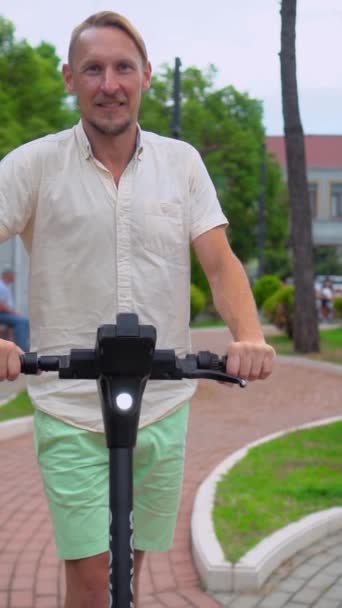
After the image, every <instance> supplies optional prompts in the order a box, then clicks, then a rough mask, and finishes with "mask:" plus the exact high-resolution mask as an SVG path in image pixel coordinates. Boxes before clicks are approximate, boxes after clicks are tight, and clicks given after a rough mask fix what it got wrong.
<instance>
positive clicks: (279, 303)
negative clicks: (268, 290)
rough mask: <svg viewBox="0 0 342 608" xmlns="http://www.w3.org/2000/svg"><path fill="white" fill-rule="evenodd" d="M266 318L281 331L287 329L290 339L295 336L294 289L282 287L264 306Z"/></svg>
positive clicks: (287, 286)
mask: <svg viewBox="0 0 342 608" xmlns="http://www.w3.org/2000/svg"><path fill="white" fill-rule="evenodd" d="M262 309H263V312H264V314H265V316H266V318H267V319H268V320H269V321H270V322H271V323H273V324H274V325H275V326H276V327H279V329H285V331H286V334H287V335H288V337H289V338H292V335H293V314H294V287H293V286H292V285H286V286H284V287H280V289H278V291H276V292H275V293H274V294H273V295H271V296H270V297H269V298H267V300H265V302H264V304H263V307H262Z"/></svg>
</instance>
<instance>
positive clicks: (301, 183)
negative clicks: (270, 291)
mask: <svg viewBox="0 0 342 608" xmlns="http://www.w3.org/2000/svg"><path fill="white" fill-rule="evenodd" d="M280 14H281V51H280V68H281V89H282V104H283V117H284V132H285V146H286V157H287V182H288V189H289V197H290V223H291V245H292V251H293V271H294V286H295V303H294V323H293V338H294V348H295V350H296V351H297V352H301V353H307V352H318V351H319V333H318V322H317V313H316V302H315V291H314V270H313V243H312V216H311V207H310V199H309V192H308V183H307V177H306V162H305V148H304V134H303V127H302V123H301V119H300V113H299V104H298V89H297V76H296V47H295V39H296V0H281V10H280Z"/></svg>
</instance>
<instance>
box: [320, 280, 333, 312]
mask: <svg viewBox="0 0 342 608" xmlns="http://www.w3.org/2000/svg"><path fill="white" fill-rule="evenodd" d="M320 297H321V308H320V320H321V321H332V320H333V317H334V306H333V298H334V291H333V284H332V282H331V280H330V279H329V278H326V279H325V280H324V282H323V285H322V289H321V294H320Z"/></svg>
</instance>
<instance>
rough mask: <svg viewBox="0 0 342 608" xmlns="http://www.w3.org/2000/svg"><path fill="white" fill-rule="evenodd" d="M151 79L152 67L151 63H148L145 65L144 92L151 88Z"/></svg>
mask: <svg viewBox="0 0 342 608" xmlns="http://www.w3.org/2000/svg"><path fill="white" fill-rule="evenodd" d="M151 78H152V66H151V64H150V62H149V61H148V62H147V63H146V64H145V65H144V79H143V86H142V90H143V91H147V89H149V88H150V85H151Z"/></svg>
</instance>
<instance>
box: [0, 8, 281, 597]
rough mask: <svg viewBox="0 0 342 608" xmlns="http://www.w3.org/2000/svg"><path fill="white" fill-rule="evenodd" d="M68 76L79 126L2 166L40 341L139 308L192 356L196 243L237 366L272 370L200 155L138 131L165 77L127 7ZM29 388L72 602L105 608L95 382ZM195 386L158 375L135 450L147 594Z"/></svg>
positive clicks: (5, 212)
mask: <svg viewBox="0 0 342 608" xmlns="http://www.w3.org/2000/svg"><path fill="white" fill-rule="evenodd" d="M63 76H64V81H65V85H66V88H67V90H68V91H69V92H70V93H74V94H76V95H77V97H78V101H79V107H80V113H81V121H80V123H79V124H78V125H77V126H76V127H74V128H73V129H71V130H68V131H65V132H62V133H60V134H57V135H52V136H48V137H45V138H43V139H41V140H38V141H35V142H31V143H29V144H26V145H25V146H22V147H21V148H19V149H17V150H16V151H14V152H13V153H12V154H10V155H9V156H8V157H7V158H6V159H5V160H4V161H3V162H2V164H1V165H0V200H1V204H0V209H1V218H2V219H1V223H0V236H1V237H2V239H5V238H8V237H9V236H11V235H12V234H14V233H19V234H21V237H22V239H23V241H24V243H25V245H26V248H27V250H28V252H29V254H30V257H31V266H30V321H31V350H38V351H39V352H40V353H41V354H49V353H63V352H68V351H69V350H70V348H72V347H89V346H92V345H93V344H94V342H95V334H96V329H97V327H98V326H99V325H101V324H103V323H113V321H114V320H115V317H116V314H117V313H118V312H135V313H137V314H138V316H139V319H140V322H141V323H148V324H152V325H154V326H155V327H156V328H157V335H158V340H157V348H174V349H175V350H176V352H177V354H178V355H180V356H184V355H185V354H186V352H189V349H190V341H189V328H188V326H189V309H190V306H189V283H190V263H189V246H190V243H191V242H192V244H193V246H194V249H195V251H196V254H197V256H198V258H199V260H200V262H201V264H202V266H203V268H204V271H205V273H206V275H207V277H208V280H209V283H210V287H211V290H212V293H213V297H214V301H215V305H216V307H217V310H218V311H219V313H220V314H221V316H222V318H223V319H224V320H225V321H226V323H227V325H229V327H230V329H231V331H232V334H233V336H234V340H235V341H234V343H233V344H230V345H228V349H227V350H228V355H229V362H228V369H229V372H230V373H232V374H240V375H241V376H242V377H244V378H246V379H249V380H254V379H258V378H266V377H267V376H268V375H269V374H270V372H271V368H272V362H273V358H274V351H273V349H272V348H271V347H270V346H268V345H266V344H265V341H264V338H263V335H262V331H261V328H260V325H259V322H258V318H257V313H256V309H255V305H254V301H253V298H252V296H251V292H250V288H249V284H248V280H247V277H246V275H245V273H244V271H243V269H242V266H241V264H240V262H239V261H238V260H237V258H236V257H235V256H234V254H233V253H232V251H231V249H230V247H229V245H228V242H227V239H226V236H225V226H226V224H227V220H226V218H225V217H224V215H223V214H222V211H221V208H220V206H219V203H218V201H217V198H216V194H215V191H214V188H213V185H212V183H211V181H210V179H209V176H208V174H207V171H206V169H205V167H204V165H203V163H202V161H201V159H200V157H199V154H198V153H197V152H196V150H194V149H193V148H192V147H191V146H189V145H188V144H186V143H184V142H179V141H175V140H172V139H167V138H163V137H159V136H157V135H155V134H152V133H146V132H142V131H141V130H140V128H139V127H138V125H137V117H138V111H139V105H140V100H141V95H142V93H143V91H145V90H146V89H148V87H149V85H150V81H151V65H150V63H149V61H148V58H147V52H146V48H145V44H144V41H143V40H142V38H141V36H140V35H139V34H138V32H137V31H136V30H135V29H134V28H133V26H132V25H131V24H130V23H129V22H128V21H127V20H126V19H125V18H124V17H122V16H120V15H117V14H115V13H110V12H102V13H98V14H97V15H93V16H91V17H89V19H87V20H86V21H85V22H83V23H82V24H81V25H80V26H79V27H77V28H76V29H75V30H74V32H73V34H72V37H71V42H70V47H69V57H68V64H67V65H64V66H63ZM14 173H15V175H16V179H15V180H14V179H13V175H14ZM19 371H20V365H19V349H16V348H15V347H14V345H10V344H8V343H5V342H1V343H0V378H9V379H13V378H15V377H16V376H17V375H18V374H19ZM29 382H30V388H29V390H30V394H31V396H32V399H33V401H34V403H35V404H36V406H37V411H36V416H35V441H36V449H37V454H38V458H39V461H40V467H41V472H42V475H43V480H44V484H45V491H46V494H47V497H48V501H49V507H50V512H51V515H52V519H53V524H54V530H55V536H56V543H57V553H58V555H59V557H60V558H62V559H64V560H65V564H66V582H67V595H66V604H65V606H66V608H81V607H82V608H87V607H90V606H91V607H92V608H104V607H105V606H106V605H107V563H108V557H107V545H108V541H107V534H108V532H107V528H108V523H107V522H108V516H107V501H108V497H107V474H108V460H107V459H108V456H107V451H106V448H105V445H104V438H103V425H102V417H101V412H100V407H99V402H98V397H97V393H96V386H95V383H94V382H91V381H83V382H79V381H69V380H67V381H60V380H58V379H57V380H56V379H55V376H54V375H53V374H52V375H51V374H45V375H44V374H42V375H40V376H37V377H34V378H32V379H30V381H29ZM194 390H195V386H194V384H193V383H192V382H191V381H179V382H166V381H165V382H164V381H163V382H157V381H154V382H150V383H149V384H148V386H147V388H146V391H145V393H144V400H143V405H142V413H141V419H140V430H139V433H138V441H137V446H136V449H135V455H134V459H135V460H134V465H135V473H134V484H135V489H134V517H135V555H134V559H135V591H136V590H137V585H138V579H139V572H140V568H141V563H142V559H143V555H144V552H145V551H146V550H157V551H163V550H167V549H169V547H170V546H171V544H172V538H173V531H174V526H175V520H176V514H177V509H178V502H179V495H180V483H181V482H180V479H181V476H182V470H183V453H184V443H185V435H186V424H187V413H188V405H187V403H188V400H189V399H190V397H191V396H192V394H193V392H194Z"/></svg>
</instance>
